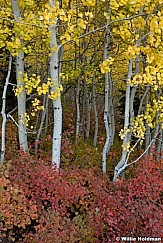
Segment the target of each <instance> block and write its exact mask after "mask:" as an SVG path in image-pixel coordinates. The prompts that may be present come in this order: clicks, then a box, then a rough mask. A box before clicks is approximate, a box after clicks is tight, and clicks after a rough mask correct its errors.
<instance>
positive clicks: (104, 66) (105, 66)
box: [99, 57, 114, 73]
mask: <svg viewBox="0 0 163 243" xmlns="http://www.w3.org/2000/svg"><path fill="white" fill-rule="evenodd" d="M113 61H114V58H112V57H109V58H108V59H106V60H104V61H103V63H101V64H100V65H99V66H100V69H101V72H102V73H108V72H110V71H111V65H112V64H113Z"/></svg>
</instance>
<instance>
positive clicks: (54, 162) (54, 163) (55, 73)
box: [50, 1, 62, 169]
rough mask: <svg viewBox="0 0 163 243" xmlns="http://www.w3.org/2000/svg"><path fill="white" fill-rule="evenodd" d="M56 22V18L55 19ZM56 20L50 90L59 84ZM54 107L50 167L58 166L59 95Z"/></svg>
mask: <svg viewBox="0 0 163 243" xmlns="http://www.w3.org/2000/svg"><path fill="white" fill-rule="evenodd" d="M50 4H51V5H53V6H54V5H55V1H50ZM56 22H57V20H56ZM56 22H55V24H52V25H50V35H51V36H50V50H51V56H50V75H51V80H52V81H53V85H52V91H53V92H55V91H56V88H57V87H58V86H59V75H58V68H59V60H58V51H59V46H58V45H57V34H56ZM54 46H55V47H57V48H56V51H53V50H52V48H53V47H54ZM53 109H54V128H53V129H54V130H53V140H52V167H53V168H54V167H57V169H58V168H60V155H61V136H62V105H61V97H60V96H59V97H58V98H57V99H56V100H53Z"/></svg>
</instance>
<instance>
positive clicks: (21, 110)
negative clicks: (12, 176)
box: [11, 0, 28, 151]
mask: <svg viewBox="0 0 163 243" xmlns="http://www.w3.org/2000/svg"><path fill="white" fill-rule="evenodd" d="M11 3H12V11H13V14H14V18H15V21H16V22H19V17H20V10H19V6H18V1H17V0H11ZM19 38H20V41H21V36H19ZM23 76H24V52H22V51H21V50H19V53H18V55H17V57H16V79H17V86H18V88H19V87H22V88H23V90H22V92H21V93H20V94H19V95H18V125H19V127H18V133H19V145H20V149H22V150H23V151H28V143H27V131H26V122H25V118H24V115H25V113H26V91H25V83H24V82H21V79H22V78H23Z"/></svg>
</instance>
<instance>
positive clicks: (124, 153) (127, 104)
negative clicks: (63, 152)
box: [113, 59, 133, 181]
mask: <svg viewBox="0 0 163 243" xmlns="http://www.w3.org/2000/svg"><path fill="white" fill-rule="evenodd" d="M132 64H133V59H132V60H130V62H129V68H128V77H127V80H129V79H131V77H132ZM130 93H131V87H130V84H129V83H127V85H126V101H125V121H124V129H128V128H129V125H130V117H129V112H130ZM128 142H129V136H128V134H125V137H124V139H123V151H122V157H121V160H120V161H119V163H118V164H117V166H116V167H115V170H114V178H113V181H117V178H118V175H119V171H120V169H121V168H122V167H123V166H124V165H125V162H126V157H127V149H126V147H127V143H128Z"/></svg>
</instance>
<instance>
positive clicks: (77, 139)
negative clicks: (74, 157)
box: [75, 75, 80, 143]
mask: <svg viewBox="0 0 163 243" xmlns="http://www.w3.org/2000/svg"><path fill="white" fill-rule="evenodd" d="M79 92H80V75H79V77H78V83H77V88H76V137H75V142H76V143H78V142H79V133H80V97H79Z"/></svg>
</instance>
